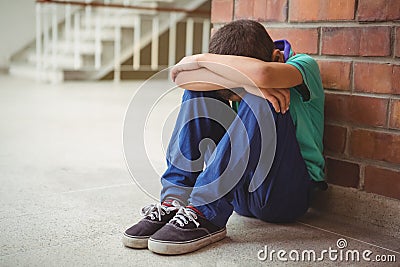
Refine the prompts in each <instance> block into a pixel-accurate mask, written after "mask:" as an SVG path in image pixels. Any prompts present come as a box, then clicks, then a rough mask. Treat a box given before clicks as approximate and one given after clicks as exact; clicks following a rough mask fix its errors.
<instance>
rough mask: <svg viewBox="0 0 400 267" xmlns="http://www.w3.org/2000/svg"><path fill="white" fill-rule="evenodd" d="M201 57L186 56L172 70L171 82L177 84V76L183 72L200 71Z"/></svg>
mask: <svg viewBox="0 0 400 267" xmlns="http://www.w3.org/2000/svg"><path fill="white" fill-rule="evenodd" d="M198 57H199V55H192V56H186V57H184V58H182V59H181V61H179V62H178V63H177V64H176V65H175V66H173V67H172V69H171V73H170V75H171V80H172V81H173V82H175V79H176V76H178V74H179V73H180V72H182V71H189V70H196V69H200V68H201V67H200V65H199V63H198V62H197V59H198Z"/></svg>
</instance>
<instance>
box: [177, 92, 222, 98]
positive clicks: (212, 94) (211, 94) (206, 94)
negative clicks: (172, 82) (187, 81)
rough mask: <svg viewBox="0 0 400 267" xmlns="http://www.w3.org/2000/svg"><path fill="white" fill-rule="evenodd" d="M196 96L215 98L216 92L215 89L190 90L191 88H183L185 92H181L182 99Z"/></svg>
mask: <svg viewBox="0 0 400 267" xmlns="http://www.w3.org/2000/svg"><path fill="white" fill-rule="evenodd" d="M197 97H211V98H217V94H216V92H215V91H191V90H185V92H184V93H183V99H184V100H187V99H192V98H197Z"/></svg>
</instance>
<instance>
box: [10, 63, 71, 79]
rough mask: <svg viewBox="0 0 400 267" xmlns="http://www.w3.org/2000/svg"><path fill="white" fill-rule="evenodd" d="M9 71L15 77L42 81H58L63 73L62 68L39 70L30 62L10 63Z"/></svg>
mask: <svg viewBox="0 0 400 267" xmlns="http://www.w3.org/2000/svg"><path fill="white" fill-rule="evenodd" d="M9 73H10V75H12V76H15V77H23V78H28V79H31V80H39V81H43V82H52V83H58V82H62V81H63V80H64V73H63V71H62V70H50V69H46V70H40V71H38V70H37V69H36V66H34V65H32V64H17V63H13V64H11V65H10V68H9Z"/></svg>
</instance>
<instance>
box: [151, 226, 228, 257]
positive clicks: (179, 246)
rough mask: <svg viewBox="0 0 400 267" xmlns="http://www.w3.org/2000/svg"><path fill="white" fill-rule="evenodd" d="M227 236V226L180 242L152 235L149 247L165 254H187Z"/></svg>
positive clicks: (153, 250) (155, 251)
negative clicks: (206, 234) (156, 237)
mask: <svg viewBox="0 0 400 267" xmlns="http://www.w3.org/2000/svg"><path fill="white" fill-rule="evenodd" d="M225 236H226V228H224V229H222V230H221V231H219V232H216V233H214V234H213V235H208V236H204V237H202V238H199V239H195V240H191V241H187V242H179V243H178V242H169V241H161V240H154V239H152V238H151V237H150V239H149V241H148V249H149V250H151V251H152V252H154V253H158V254H164V255H178V254H185V253H189V252H192V251H195V250H198V249H200V248H203V247H205V246H207V245H210V244H212V243H215V242H217V241H220V240H222V239H224V238H225Z"/></svg>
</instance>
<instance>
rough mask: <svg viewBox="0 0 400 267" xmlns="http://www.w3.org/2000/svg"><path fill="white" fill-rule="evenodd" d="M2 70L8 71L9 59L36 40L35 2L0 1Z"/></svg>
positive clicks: (0, 57)
mask: <svg viewBox="0 0 400 267" xmlns="http://www.w3.org/2000/svg"><path fill="white" fill-rule="evenodd" d="M0 33H1V36H2V37H1V42H0V69H6V68H8V65H9V58H10V57H11V56H12V55H13V54H14V53H16V52H17V51H19V50H20V49H22V48H23V47H24V46H26V45H27V44H28V43H29V42H31V41H33V40H34V38H35V1H34V0H1V1H0Z"/></svg>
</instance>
